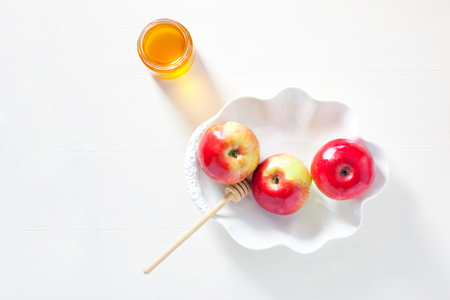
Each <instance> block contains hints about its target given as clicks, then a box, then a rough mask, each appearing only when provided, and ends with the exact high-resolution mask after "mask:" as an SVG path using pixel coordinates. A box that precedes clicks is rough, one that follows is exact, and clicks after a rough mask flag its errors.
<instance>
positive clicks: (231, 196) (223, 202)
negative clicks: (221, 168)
mask: <svg viewBox="0 0 450 300" xmlns="http://www.w3.org/2000/svg"><path fill="white" fill-rule="evenodd" d="M234 197H235V196H234V194H233V193H228V194H227V195H226V196H225V197H224V198H223V199H222V200H220V201H219V203H217V204H216V205H214V207H213V208H212V209H210V210H209V211H208V212H206V214H204V215H203V217H201V218H200V220H198V221H197V222H196V223H195V224H194V225H192V226H191V228H189V229H188V230H187V231H186V232H185V233H183V235H182V236H180V237H179V238H178V239H177V240H176V241H175V242H173V244H172V245H170V246H169V247H168V248H167V249H166V250H164V252H163V253H161V254H160V255H159V256H158V257H157V258H156V259H155V260H154V261H153V262H152V263H151V264H149V265H148V266H147V267H146V268H145V269H144V274H148V273H150V272H151V271H152V270H153V269H154V268H156V267H157V266H158V265H159V264H160V263H161V262H162V261H163V260H165V259H166V258H167V257H168V256H169V255H170V254H171V253H172V252H173V251H175V250H176V249H177V248H178V247H179V246H180V245H181V244H183V243H184V242H185V241H186V240H187V239H188V238H189V237H190V236H191V235H192V234H194V232H196V231H197V230H198V229H199V228H200V227H202V225H203V224H205V223H206V222H207V221H208V220H209V219H211V217H212V216H214V215H215V214H216V213H217V212H218V211H219V210H221V209H222V208H223V207H224V206H225V205H226V204H227V203H228V202H230V200H233V199H234Z"/></svg>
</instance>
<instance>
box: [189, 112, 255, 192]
mask: <svg viewBox="0 0 450 300" xmlns="http://www.w3.org/2000/svg"><path fill="white" fill-rule="evenodd" d="M198 161H199V163H200V167H201V168H202V170H203V171H204V172H205V173H206V175H208V176H209V177H211V178H212V179H214V180H215V181H218V182H221V183H224V184H235V183H237V182H239V181H241V180H243V179H244V178H246V177H247V176H248V175H250V174H251V173H253V171H254V170H255V169H256V167H257V166H258V163H259V142H258V139H257V138H256V136H255V134H254V133H253V131H251V129H250V128H248V127H246V126H244V125H242V124H239V123H236V122H233V121H229V122H224V123H220V124H216V125H212V126H211V127H209V128H208V129H207V130H206V131H205V133H204V134H203V136H202V139H201V141H200V145H199V146H198Z"/></svg>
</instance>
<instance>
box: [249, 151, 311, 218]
mask: <svg viewBox="0 0 450 300" xmlns="http://www.w3.org/2000/svg"><path fill="white" fill-rule="evenodd" d="M310 185H311V174H309V172H308V169H307V168H306V166H305V164H304V163H303V162H302V161H301V160H300V159H298V158H296V157H295V156H292V155H289V154H276V155H273V156H270V157H268V158H266V159H265V160H264V161H263V162H261V163H260V164H259V166H258V168H257V169H256V171H255V172H254V173H253V178H252V192H253V197H254V198H255V200H256V202H257V203H258V204H259V205H260V206H261V207H262V208H264V209H265V210H267V211H269V212H271V213H274V214H278V215H290V214H293V213H295V212H296V211H298V210H299V209H300V208H301V207H302V206H303V204H305V202H306V200H307V199H308V196H309V188H310Z"/></svg>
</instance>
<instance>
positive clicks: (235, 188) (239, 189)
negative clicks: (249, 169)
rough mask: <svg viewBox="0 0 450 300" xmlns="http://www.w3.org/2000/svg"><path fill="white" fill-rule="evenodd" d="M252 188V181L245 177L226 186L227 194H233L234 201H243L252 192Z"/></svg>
mask: <svg viewBox="0 0 450 300" xmlns="http://www.w3.org/2000/svg"><path fill="white" fill-rule="evenodd" d="M251 190H252V182H251V180H250V179H249V178H245V179H244V180H242V181H240V182H238V183H235V184H232V185H229V186H227V187H226V188H225V193H226V194H230V193H231V194H233V195H234V198H233V199H232V200H233V201H234V202H239V201H241V200H242V199H243V198H244V197H245V196H247V195H248V193H250V191H251Z"/></svg>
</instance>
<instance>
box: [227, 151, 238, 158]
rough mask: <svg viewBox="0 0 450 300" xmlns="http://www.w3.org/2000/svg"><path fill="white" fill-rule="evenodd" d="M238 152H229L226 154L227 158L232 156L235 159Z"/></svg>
mask: <svg viewBox="0 0 450 300" xmlns="http://www.w3.org/2000/svg"><path fill="white" fill-rule="evenodd" d="M238 154H239V153H238V151H237V150H232V151H230V153H228V155H229V156H232V157H234V158H236V157H237V156H238Z"/></svg>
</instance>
